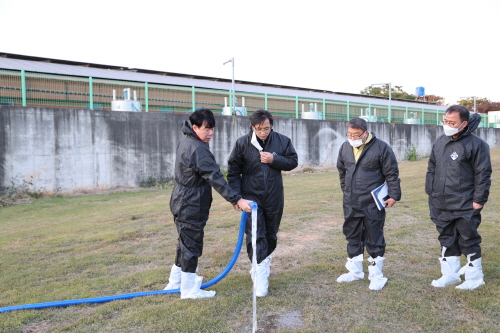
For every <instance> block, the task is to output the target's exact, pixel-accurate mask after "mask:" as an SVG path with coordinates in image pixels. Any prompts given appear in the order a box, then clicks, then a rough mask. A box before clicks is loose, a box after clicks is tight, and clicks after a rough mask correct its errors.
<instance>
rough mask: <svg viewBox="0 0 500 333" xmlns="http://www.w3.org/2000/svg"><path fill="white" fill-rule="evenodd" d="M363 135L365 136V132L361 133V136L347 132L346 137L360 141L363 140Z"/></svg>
mask: <svg viewBox="0 0 500 333" xmlns="http://www.w3.org/2000/svg"><path fill="white" fill-rule="evenodd" d="M363 134H365V132H363V133H361V134H352V133H349V132H347V133H346V134H345V135H346V136H347V137H348V138H349V139H355V140H359V139H361V137H362V136H363Z"/></svg>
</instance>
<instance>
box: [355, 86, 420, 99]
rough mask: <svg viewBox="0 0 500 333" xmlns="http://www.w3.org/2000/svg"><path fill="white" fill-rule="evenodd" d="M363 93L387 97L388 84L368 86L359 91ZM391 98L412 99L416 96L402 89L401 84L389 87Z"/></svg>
mask: <svg viewBox="0 0 500 333" xmlns="http://www.w3.org/2000/svg"><path fill="white" fill-rule="evenodd" d="M360 93H361V94H363V95H370V96H382V97H389V85H383V86H381V87H374V86H368V87H366V88H365V89H363V90H361V92H360ZM391 95H392V96H391V97H392V98H400V99H413V100H415V99H416V98H417V97H416V96H415V95H412V94H409V93H407V92H406V91H404V90H403V87H402V86H393V87H392V89H391Z"/></svg>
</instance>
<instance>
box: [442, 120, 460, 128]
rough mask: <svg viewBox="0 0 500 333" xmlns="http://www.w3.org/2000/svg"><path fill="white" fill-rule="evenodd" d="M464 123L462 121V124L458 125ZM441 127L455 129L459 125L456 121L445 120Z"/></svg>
mask: <svg viewBox="0 0 500 333" xmlns="http://www.w3.org/2000/svg"><path fill="white" fill-rule="evenodd" d="M463 123H464V122H463V121H462V122H461V123H460V124H458V126H460V125H462V124H463ZM441 125H448V126H451V127H455V126H456V125H457V123H456V122H454V121H448V120H443V121H441Z"/></svg>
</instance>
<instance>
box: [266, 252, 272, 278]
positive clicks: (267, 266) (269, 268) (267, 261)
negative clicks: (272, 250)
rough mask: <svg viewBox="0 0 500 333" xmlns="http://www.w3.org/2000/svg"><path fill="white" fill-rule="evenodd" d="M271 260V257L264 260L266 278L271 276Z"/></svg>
mask: <svg viewBox="0 0 500 333" xmlns="http://www.w3.org/2000/svg"><path fill="white" fill-rule="evenodd" d="M272 259H273V257H272V256H268V257H267V258H266V260H265V261H266V268H267V278H269V276H270V275H271V260H272Z"/></svg>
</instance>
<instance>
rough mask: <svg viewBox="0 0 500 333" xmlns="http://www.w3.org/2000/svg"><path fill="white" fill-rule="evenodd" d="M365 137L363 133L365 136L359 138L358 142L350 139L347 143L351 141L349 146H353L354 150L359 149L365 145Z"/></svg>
mask: <svg viewBox="0 0 500 333" xmlns="http://www.w3.org/2000/svg"><path fill="white" fill-rule="evenodd" d="M364 135H365V133H363V135H362V136H361V138H359V139H358V140H353V139H349V138H347V141H349V144H350V145H351V146H353V147H354V148H357V147H359V146H361V145H362V144H363V136H364Z"/></svg>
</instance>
